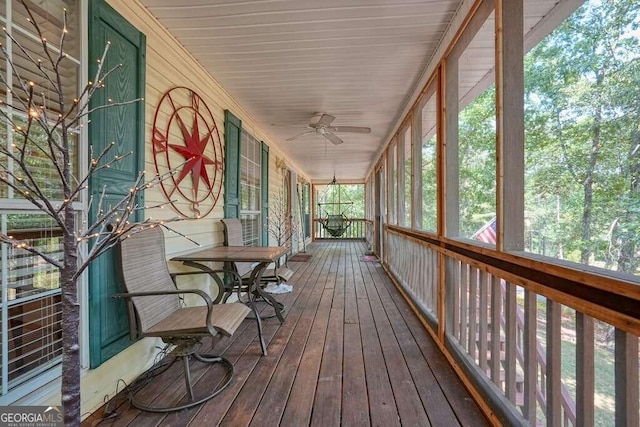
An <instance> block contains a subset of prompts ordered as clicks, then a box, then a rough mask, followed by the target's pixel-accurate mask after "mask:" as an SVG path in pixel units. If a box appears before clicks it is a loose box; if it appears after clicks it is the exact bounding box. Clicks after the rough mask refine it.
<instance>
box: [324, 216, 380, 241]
mask: <svg viewBox="0 0 640 427" xmlns="http://www.w3.org/2000/svg"><path fill="white" fill-rule="evenodd" d="M349 221H350V223H351V225H349V227H348V228H347V229H346V230H345V231H344V233H343V234H342V235H341V236H337V237H334V236H332V235H331V234H330V233H329V232H328V231H327V230H326V229H325V228H324V227H323V225H322V220H321V219H320V218H314V219H313V223H314V226H315V232H314V239H364V238H365V237H366V231H367V229H366V224H367V222H368V221H367V220H366V219H363V218H349Z"/></svg>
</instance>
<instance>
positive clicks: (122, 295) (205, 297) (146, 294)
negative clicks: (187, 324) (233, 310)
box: [111, 289, 213, 305]
mask: <svg viewBox="0 0 640 427" xmlns="http://www.w3.org/2000/svg"><path fill="white" fill-rule="evenodd" d="M177 294H196V295H200V297H202V299H203V300H204V301H205V302H206V303H207V305H212V304H213V301H212V300H211V297H210V296H209V295H208V294H207V293H206V292H205V291H202V290H200V289H176V290H175V291H173V290H172V291H149V292H124V293H119V294H113V295H111V298H126V299H129V298H134V297H152V296H160V295H177Z"/></svg>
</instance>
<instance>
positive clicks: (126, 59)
mask: <svg viewBox="0 0 640 427" xmlns="http://www.w3.org/2000/svg"><path fill="white" fill-rule="evenodd" d="M107 43H110V46H109V52H108V54H107V58H106V60H105V63H104V64H103V70H109V69H111V68H112V67H114V66H116V65H117V64H122V67H121V68H120V69H119V70H118V71H116V72H115V73H114V74H112V75H111V76H110V77H109V78H108V79H107V80H106V81H105V82H104V84H105V87H104V88H102V89H100V90H98V91H96V95H95V96H94V98H93V99H92V100H91V104H92V107H96V106H101V105H106V104H107V103H108V102H109V100H112V101H113V102H118V101H120V102H123V101H130V100H134V99H138V98H143V97H144V89H145V79H144V76H145V43H146V41H145V36H144V34H142V33H141V32H139V31H138V30H137V29H135V28H134V27H133V26H132V25H131V24H129V23H128V22H127V21H125V20H124V18H122V16H120V15H119V14H118V13H117V12H116V11H115V10H113V9H112V8H111V7H110V6H109V5H107V4H106V2H105V1H104V0H91V1H90V4H89V78H90V79H93V78H94V76H95V74H96V70H97V66H98V62H97V60H98V59H100V58H101V56H102V53H103V51H104V48H105V46H106V45H107ZM89 119H90V121H91V122H90V124H89V144H90V145H91V146H92V147H93V152H94V153H100V152H102V150H103V149H104V148H105V147H106V146H107V145H109V144H111V143H112V142H115V147H114V149H113V150H112V151H111V154H110V156H109V157H113V156H115V155H123V154H126V153H129V152H132V153H133V154H132V155H130V156H128V157H126V158H125V159H123V160H122V161H120V162H117V163H116V164H114V165H113V166H111V168H109V169H103V170H101V171H99V172H98V173H97V174H95V175H94V176H93V177H92V179H91V181H90V183H89V191H90V194H91V195H92V196H93V199H94V203H93V204H92V208H91V210H90V212H89V218H95V217H96V214H97V212H96V210H97V208H98V206H97V201H98V200H99V199H100V196H101V193H102V191H103V189H106V198H105V203H106V204H107V205H108V204H111V203H115V202H117V201H118V200H121V199H122V198H123V197H124V196H125V195H126V194H127V192H128V191H129V189H130V188H131V187H132V186H133V184H134V182H135V180H136V178H137V176H138V173H139V171H141V170H143V169H144V119H145V117H144V102H143V101H141V102H137V103H133V104H130V105H125V106H116V107H111V108H105V109H100V110H97V111H95V112H93V113H92V114H91V116H90V117H89ZM139 203H140V206H142V204H143V203H144V201H143V200H140V201H139ZM135 219H136V220H140V219H142V218H135ZM115 255H116V254H115V250H113V249H112V250H111V251H109V252H108V253H105V254H104V255H102V256H101V257H100V258H98V259H97V260H96V261H95V262H94V263H93V264H91V266H90V268H89V331H90V332H89V334H90V354H91V357H90V360H91V367H92V368H95V367H97V366H99V365H100V364H101V363H103V362H104V361H105V360H107V359H109V358H110V357H112V356H114V355H115V354H117V353H119V352H120V351H122V350H123V349H124V348H125V347H127V346H128V345H129V344H130V343H131V342H130V339H129V334H128V333H129V324H128V321H127V311H126V307H125V304H124V302H122V301H121V300H114V299H113V298H111V295H112V294H114V293H117V292H121V291H122V290H123V287H122V283H121V281H120V275H119V274H118V273H117V266H116V256H115Z"/></svg>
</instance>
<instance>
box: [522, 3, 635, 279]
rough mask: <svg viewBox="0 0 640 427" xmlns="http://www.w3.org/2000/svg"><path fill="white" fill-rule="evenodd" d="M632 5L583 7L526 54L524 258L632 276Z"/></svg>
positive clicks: (633, 204)
mask: <svg viewBox="0 0 640 427" xmlns="http://www.w3.org/2000/svg"><path fill="white" fill-rule="evenodd" d="M638 25H640V5H639V4H638V2H634V1H616V2H604V1H598V0H590V1H587V2H585V3H584V4H583V5H582V6H580V7H579V8H578V9H577V10H576V11H575V12H574V13H573V14H572V15H571V16H569V17H568V18H567V19H566V20H565V21H564V22H562V23H561V24H560V25H559V26H558V27H557V28H556V29H555V30H554V31H553V32H552V33H550V34H549V35H548V36H547V37H545V38H544V39H543V40H542V41H541V42H540V43H539V44H538V45H537V46H535V47H534V48H533V49H532V50H531V51H530V52H529V53H528V54H527V55H526V56H525V112H526V115H525V250H526V251H529V252H533V253H537V254H542V255H546V256H550V257H554V258H557V259H562V260H569V261H572V262H577V263H581V264H586V265H592V266H597V267H601V268H605V269H610V270H617V271H620V272H624V273H629V274H634V275H638V274H639V273H640V269H639V268H640V251H639V249H640V215H639V214H640V131H639V130H638V99H640V87H639V86H638V63H639V61H640V35H639V33H638V30H637V28H638Z"/></svg>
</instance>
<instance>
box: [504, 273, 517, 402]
mask: <svg viewBox="0 0 640 427" xmlns="http://www.w3.org/2000/svg"><path fill="white" fill-rule="evenodd" d="M505 286H506V288H507V289H506V292H505V295H506V296H505V299H506V306H505V318H506V325H505V349H506V353H507V354H506V358H505V362H506V366H505V371H506V372H505V384H506V385H505V391H506V396H507V399H509V400H510V401H511V402H513V403H514V404H515V403H516V363H517V359H516V348H517V345H518V343H517V342H516V339H517V332H518V331H517V327H518V317H517V316H518V315H517V308H518V303H517V301H516V285H514V284H513V283H508V282H506V283H505Z"/></svg>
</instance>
